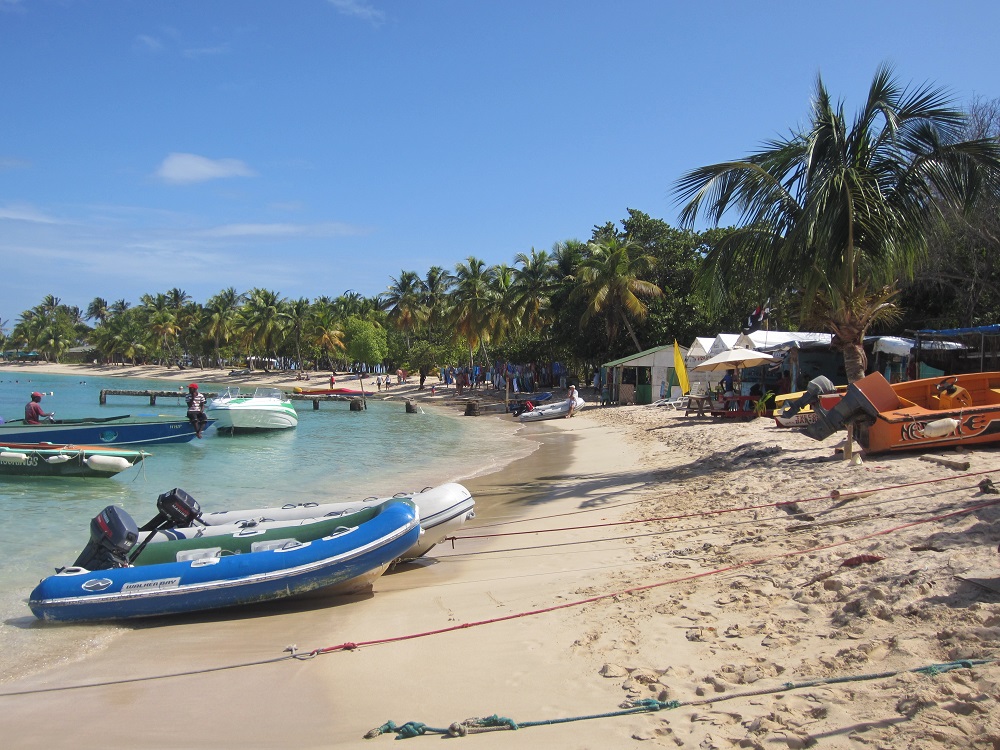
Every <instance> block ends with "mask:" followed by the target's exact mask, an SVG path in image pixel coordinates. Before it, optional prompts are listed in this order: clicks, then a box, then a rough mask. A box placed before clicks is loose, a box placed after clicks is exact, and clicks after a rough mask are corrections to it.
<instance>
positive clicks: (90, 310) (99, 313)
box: [86, 297, 111, 324]
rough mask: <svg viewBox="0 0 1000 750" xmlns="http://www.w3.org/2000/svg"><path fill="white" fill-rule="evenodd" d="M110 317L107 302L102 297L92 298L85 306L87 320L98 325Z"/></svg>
mask: <svg viewBox="0 0 1000 750" xmlns="http://www.w3.org/2000/svg"><path fill="white" fill-rule="evenodd" d="M110 315H111V310H110V309H109V306H108V301H107V300H106V299H104V298H103V297H94V299H93V300H91V302H90V304H89V305H87V315H86V317H87V320H96V321H97V323H98V324H100V323H105V322H107V320H108V317H109V316H110Z"/></svg>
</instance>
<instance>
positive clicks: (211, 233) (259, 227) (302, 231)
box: [200, 221, 366, 237]
mask: <svg viewBox="0 0 1000 750" xmlns="http://www.w3.org/2000/svg"><path fill="white" fill-rule="evenodd" d="M365 233H366V232H365V230H363V229H362V228H360V227H356V226H352V225H350V224H342V223H340V222H332V221H331V222H322V223H319V224H223V225H222V226H218V227H214V228H212V229H206V230H205V231H204V232H201V233H200V234H201V236H203V237H346V236H352V235H360V234H365Z"/></svg>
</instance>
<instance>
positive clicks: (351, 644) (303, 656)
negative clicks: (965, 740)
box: [0, 472, 1000, 698]
mask: <svg viewBox="0 0 1000 750" xmlns="http://www.w3.org/2000/svg"><path fill="white" fill-rule="evenodd" d="M986 473H991V472H975V473H973V474H965V475H962V476H963V477H964V478H967V477H969V476H977V475H979V474H986ZM951 478H958V477H951ZM935 481H940V480H927V481H922V482H910V483H907V484H904V485H897V487H908V486H914V485H919V484H928V483H932V482H935ZM864 491H871V490H864ZM817 499H827V498H826V497H824V498H817ZM800 502H801V501H800ZM788 504H790V503H789V502H785V503H771V504H769V505H788ZM997 505H1000V499H996V500H990V501H988V502H984V503H979V504H977V505H973V506H970V507H968V508H963V509H961V510H956V511H952V512H950V513H944V514H940V515H937V516H932V517H931V518H925V519H921V520H918V521H910V522H909V523H904V524H900V525H898V526H893V527H891V528H888V529H882V530H881V531H874V532H872V533H870V534H864V535H862V536H860V537H855V538H852V539H844V540H841V541H839V542H830V543H829V544H822V545H817V546H815V547H809V548H806V549H799V550H791V551H788V552H781V553H778V554H774V555H768V556H765V557H760V558H754V559H751V560H745V561H743V562H739V563H733V564H732V565H727V566H724V567H721V568H713V569H711V570H704V571H701V572H699V573H692V574H689V575H686V576H680V577H677V578H670V579H667V580H664V581H657V582H655V583H647V584H643V585H641V586H633V587H630V588H626V589H620V590H618V591H611V592H607V593H604V594H597V595H595V596H590V597H587V598H584V599H578V600H575V601H571V602H563V603H560V604H553V605H551V606H548V607H539V608H537V609H531V610H525V611H522V612H515V613H511V614H509V615H502V616H500V617H493V618H489V619H486V620H474V621H471V622H464V623H459V624H458V625H450V626H448V627H444V628H437V629H435V630H427V631H423V632H418V633H407V634H404V635H398V636H391V637H388V638H378V639H373V640H370V641H356V642H355V641H345V642H344V643H340V644H337V645H335V646H323V647H320V648H315V649H313V650H311V651H304V652H300V651H298V649H297V647H295V646H290V647H288V648H286V649H285V650H286V651H289V652H290V653H289V654H287V655H284V656H278V657H273V658H271V659H262V660H258V661H252V662H240V663H237V664H228V665H221V666H216V667H205V668H203V669H197V670H188V671H184V672H175V673H170V674H160V675H149V676H144V677H128V678H122V679H120V680H107V681H102V682H95V683H85V684H80V685H63V686H54V687H46V688H34V689H27V690H18V691H11V692H4V693H0V698H7V697H13V696H18V695H32V694H36V693H50V692H60V691H65V690H80V689H86V688H96V687H106V686H111V685H120V684H128V683H133V682H145V681H148V680H160V679H166V678H170V677H185V676H191V675H197V674H205V673H210V672H220V671H224V670H227V669H240V668H243V667H254V666H263V665H266V664H275V663H280V662H283V661H288V660H292V659H294V660H308V659H313V658H315V657H317V656H323V655H325V654H332V653H339V652H344V651H354V650H356V649H359V648H364V647H366V646H380V645H388V644H391V643H401V642H404V641H410V640H416V639H417V638H425V637H428V636H434V635H443V634H445V633H453V632H456V631H459V630H467V629H469V628H475V627H480V626H483V625H493V624H497V623H501V622H508V621H511V620H516V619H520V618H523V617H534V616H537V615H542V614H548V613H550V612H557V611H559V610H563V609H571V608H574V607H580V606H583V605H585V604H593V603H596V602H600V601H604V600H606V599H614V598H615V597H621V596H627V595H631V594H635V593H639V592H642V591H650V590H652V589H657V588H661V587H663V586H669V585H671V584H677V583H684V582H686V581H693V580H697V579H700V578H708V577H709V576H713V575H719V574H722V573H729V572H732V571H735V570H740V569H743V568H748V567H752V566H755V565H761V564H764V563H767V562H771V561H773V560H781V559H785V558H789V557H797V556H800V555H806V554H811V553H814V552H819V551H822V550H827V549H835V548H837V547H843V546H846V545H849V544H856V543H858V542H863V541H866V540H868V539H874V538H876V537H880V536H887V535H889V534H894V533H896V532H898V531H902V530H904V529H909V528H913V527H915V526H922V525H923V524H927V523H932V522H934V521H942V520H945V519H948V518H955V517H958V516H964V515H968V514H969V513H974V512H976V511H979V510H983V509H985V508H991V507H994V506H997ZM764 507H768V506H764ZM719 512H720V511H716V512H713V513H707V514H704V515H716V514H717V513H719Z"/></svg>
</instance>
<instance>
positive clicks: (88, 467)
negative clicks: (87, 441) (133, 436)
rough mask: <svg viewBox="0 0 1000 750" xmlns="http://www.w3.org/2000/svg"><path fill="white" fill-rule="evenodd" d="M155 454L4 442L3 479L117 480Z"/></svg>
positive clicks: (0, 466) (1, 448) (0, 467)
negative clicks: (88, 478) (91, 478)
mask: <svg viewBox="0 0 1000 750" xmlns="http://www.w3.org/2000/svg"><path fill="white" fill-rule="evenodd" d="M151 455H152V454H151V453H147V452H146V451H140V450H127V449H124V448H113V447H111V446H103V445H73V444H68V443H66V444H62V443H0V476H8V477H29V476H30V477H113V476H114V475H115V474H118V473H119V472H122V471H125V469H128V468H129V467H131V466H134V465H135V464H136V463H138V462H139V461H144V460H145V459H146V457H147V456H151Z"/></svg>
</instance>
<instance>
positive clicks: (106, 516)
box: [73, 505, 139, 570]
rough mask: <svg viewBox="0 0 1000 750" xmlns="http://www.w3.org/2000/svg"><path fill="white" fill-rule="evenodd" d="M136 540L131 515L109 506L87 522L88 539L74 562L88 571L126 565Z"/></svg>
mask: <svg viewBox="0 0 1000 750" xmlns="http://www.w3.org/2000/svg"><path fill="white" fill-rule="evenodd" d="M137 541H139V529H138V528H137V527H136V525H135V521H133V520H132V516H130V515H129V514H128V513H126V512H125V511H124V510H122V509H121V508H119V507H118V506H117V505H109V506H108V507H107V508H105V509H104V510H102V511H101V512H100V513H99V514H98V515H96V516H94V518H93V520H91V522H90V541H89V542H88V543H87V546H86V547H84V548H83V552H81V553H80V556H79V557H78V558H76V562H75V563H73V565H75V566H77V567H80V568H86V569H87V570H108V569H110V568H127V567H128V565H129V563H128V553H129V550H131V549H132V547H133V546H134V545H135V543H136V542H137Z"/></svg>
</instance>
